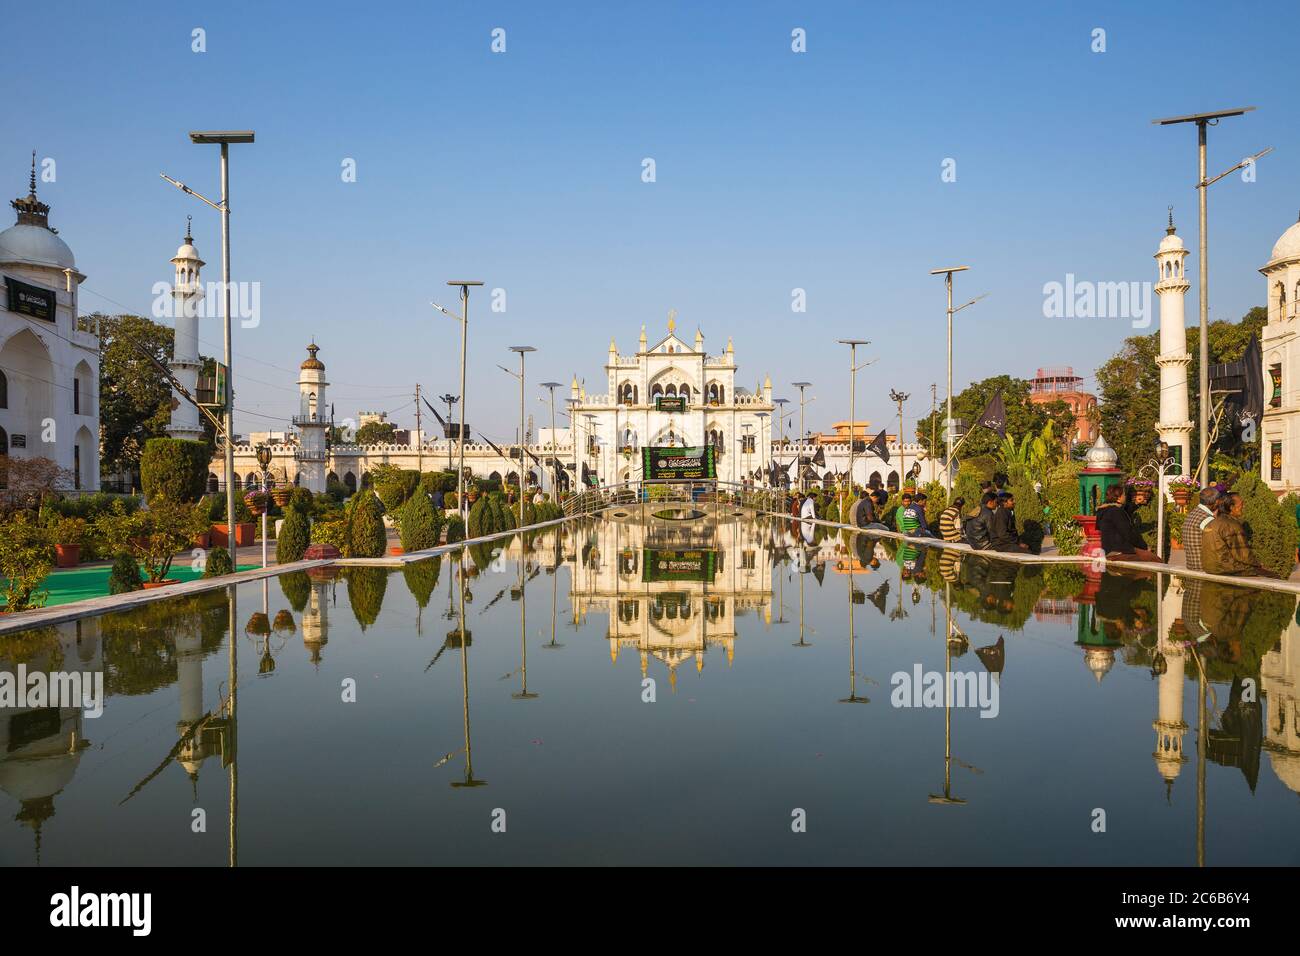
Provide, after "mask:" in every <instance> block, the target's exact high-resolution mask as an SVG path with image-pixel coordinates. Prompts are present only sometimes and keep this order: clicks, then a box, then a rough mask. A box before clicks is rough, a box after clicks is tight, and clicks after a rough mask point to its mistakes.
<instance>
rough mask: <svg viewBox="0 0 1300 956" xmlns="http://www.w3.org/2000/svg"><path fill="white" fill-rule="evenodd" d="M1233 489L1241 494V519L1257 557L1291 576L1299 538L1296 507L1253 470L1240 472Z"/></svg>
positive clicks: (1265, 563)
mask: <svg viewBox="0 0 1300 956" xmlns="http://www.w3.org/2000/svg"><path fill="white" fill-rule="evenodd" d="M1232 490H1233V491H1235V492H1236V493H1237V494H1239V495H1241V499H1242V504H1243V505H1244V510H1243V512H1242V520H1243V521H1244V522H1245V524H1246V528H1247V532H1248V534H1249V536H1250V546H1251V548H1252V550H1254V552H1255V558H1256V559H1257V560H1258V561H1259V563H1260V564H1262V565H1263V566H1264V567H1266V568H1268V569H1269V570H1271V571H1273V572H1274V573H1275V574H1278V575H1280V576H1282V577H1283V578H1286V577H1289V576H1290V574H1291V569H1292V568H1294V567H1295V557H1296V542H1297V539H1300V532H1298V531H1297V529H1296V513H1295V508H1294V507H1290V508H1288V507H1287V506H1286V505H1284V504H1283V503H1282V502H1280V501H1278V499H1277V495H1276V493H1275V492H1274V491H1273V490H1272V489H1271V488H1269V487H1268V485H1266V484H1264V482H1263V481H1262V480H1260V477H1259V475H1257V474H1256V473H1255V472H1253V471H1247V472H1243V473H1242V474H1241V475H1238V476H1237V480H1236V481H1234V482H1233V485H1232Z"/></svg>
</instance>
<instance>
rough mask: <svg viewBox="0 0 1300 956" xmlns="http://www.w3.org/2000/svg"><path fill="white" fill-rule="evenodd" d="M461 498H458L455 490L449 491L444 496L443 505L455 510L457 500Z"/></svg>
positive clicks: (449, 509)
mask: <svg viewBox="0 0 1300 956" xmlns="http://www.w3.org/2000/svg"><path fill="white" fill-rule="evenodd" d="M459 500H460V499H458V498H457V497H456V492H454V491H449V492H447V493H446V494H445V495H443V496H442V506H443V507H444V508H446V509H447V510H448V511H455V510H456V503H457V501H459Z"/></svg>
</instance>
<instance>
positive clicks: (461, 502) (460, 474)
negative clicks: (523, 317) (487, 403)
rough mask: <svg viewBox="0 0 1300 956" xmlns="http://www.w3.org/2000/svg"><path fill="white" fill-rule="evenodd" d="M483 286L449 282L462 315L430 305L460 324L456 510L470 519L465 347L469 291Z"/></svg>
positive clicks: (470, 281)
mask: <svg viewBox="0 0 1300 956" xmlns="http://www.w3.org/2000/svg"><path fill="white" fill-rule="evenodd" d="M482 284H483V283H482V281H481V280H479V279H449V280H447V285H449V286H459V287H460V315H456V314H455V313H453V312H448V311H447V310H446V309H444V308H443V307H442V306H440V305H439V304H438V303H437V302H432V303H430V304H431V305H432V306H433V307H434V308H435V309H437V310H438V311H439V312H441V313H442V314H443V315H445V316H447V317H448V318H450V319H455V320H456V321H457V322H459V323H460V428H458V429H457V431H456V447H457V450H458V455H459V458H460V463H459V464H458V465H457V467H456V509H457V510H458V511H459V512H460V513H461V516H462V517H464V518H468V511H469V509H468V508H467V507H466V506H465V345H466V339H467V338H468V337H469V290H470V286H480V285H482Z"/></svg>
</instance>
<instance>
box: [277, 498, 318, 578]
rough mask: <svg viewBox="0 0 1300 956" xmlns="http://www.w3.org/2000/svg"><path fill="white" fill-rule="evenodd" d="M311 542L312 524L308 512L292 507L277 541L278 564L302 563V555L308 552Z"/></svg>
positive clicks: (281, 527)
mask: <svg viewBox="0 0 1300 956" xmlns="http://www.w3.org/2000/svg"><path fill="white" fill-rule="evenodd" d="M310 540H311V524H310V522H309V521H308V520H307V512H306V511H305V510H303V509H302V508H296V507H293V506H292V505H291V506H290V507H289V509H288V514H286V515H285V518H284V524H283V525H281V526H280V534H279V535H278V536H277V537H276V539H275V560H276V563H277V564H289V563H290V562H292V561H301V560H302V553H303V552H304V551H306V550H307V545H308V543H309V542H310Z"/></svg>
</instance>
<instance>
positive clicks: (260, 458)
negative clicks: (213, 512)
mask: <svg viewBox="0 0 1300 956" xmlns="http://www.w3.org/2000/svg"><path fill="white" fill-rule="evenodd" d="M257 463H258V465H260V466H261V468H262V494H263V495H265V496H266V499H267V500H266V502H265V503H264V504H263V506H262V567H266V566H267V560H266V513H267V512H268V511H270V510H271V507H270V506H271V501H270V498H271V446H270V445H268V444H266V443H265V442H263V443H261V444H259V445H258V446H257ZM227 527H234V525H233V523H231V524H228V525H227Z"/></svg>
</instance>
